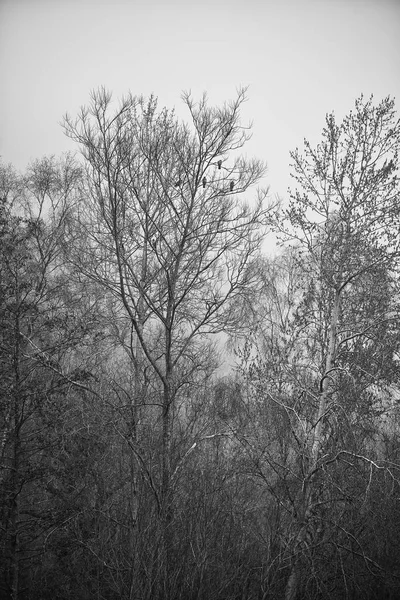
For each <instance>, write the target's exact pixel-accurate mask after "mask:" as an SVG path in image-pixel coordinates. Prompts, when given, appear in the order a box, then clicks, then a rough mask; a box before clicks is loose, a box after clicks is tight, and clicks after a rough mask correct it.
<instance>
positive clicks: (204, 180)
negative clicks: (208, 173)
mask: <svg viewBox="0 0 400 600" xmlns="http://www.w3.org/2000/svg"><path fill="white" fill-rule="evenodd" d="M206 183H207V179H206V178H205V177H203V188H205V187H206Z"/></svg>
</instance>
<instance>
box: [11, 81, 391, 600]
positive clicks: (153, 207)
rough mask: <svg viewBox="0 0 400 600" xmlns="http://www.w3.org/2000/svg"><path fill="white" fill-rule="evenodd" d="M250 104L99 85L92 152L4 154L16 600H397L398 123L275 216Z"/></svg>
mask: <svg viewBox="0 0 400 600" xmlns="http://www.w3.org/2000/svg"><path fill="white" fill-rule="evenodd" d="M245 100H246V92H245V90H239V91H238V93H237V96H236V98H235V99H234V100H232V101H229V102H226V103H225V104H223V105H221V106H212V105H210V103H209V101H208V99H207V96H206V95H204V96H203V97H201V98H200V99H199V100H196V99H194V98H193V97H192V96H191V95H190V94H184V95H183V96H182V103H183V107H184V109H185V115H186V117H184V118H178V117H177V115H176V113H175V112H174V111H173V110H169V109H166V108H162V107H160V106H159V103H158V101H157V98H156V97H153V96H151V97H149V98H144V97H142V96H133V95H131V94H128V95H127V96H125V97H124V98H122V99H121V100H120V101H118V102H117V101H114V99H113V98H112V95H111V93H110V92H108V91H107V90H106V89H104V88H100V89H98V90H96V91H93V92H92V93H91V96H90V99H89V101H88V104H87V105H85V106H83V107H82V108H81V110H80V111H79V112H78V114H77V115H73V116H71V115H68V114H67V115H65V117H64V119H63V124H62V127H63V129H64V132H65V134H66V135H67V136H68V138H70V139H72V140H74V142H75V146H76V152H75V153H69V154H68V153H66V154H63V155H62V156H48V157H44V158H39V159H37V160H34V161H32V162H31V163H30V164H29V166H28V167H27V168H26V170H25V171H24V172H23V173H19V172H17V170H16V169H15V168H14V167H13V166H12V165H10V164H8V163H7V162H6V161H5V157H2V162H1V163H0V253H1V257H2V258H1V263H0V344H1V346H0V361H1V379H0V430H1V431H0V434H1V437H0V526H1V535H0V597H1V598H4V599H5V600H70V599H74V600H279V599H282V600H325V599H332V600H343V599H348V600H380V599H386V600H396V599H397V598H399V597H400V535H399V532H400V382H399V376H400V371H399V366H400V365H399V362H400V318H399V317H400V313H399V308H400V305H399V302H400V295H399V292H400V278H399V267H400V184H399V150H400V120H399V119H398V117H397V113H396V110H395V103H394V100H393V99H391V98H390V97H388V98H385V99H383V100H382V101H380V102H375V100H374V98H373V97H370V98H365V97H364V96H360V97H359V98H358V99H357V100H356V101H355V103H354V106H353V108H352V109H351V110H350V111H349V112H348V114H347V116H345V117H344V119H343V120H342V121H340V122H338V120H337V118H336V116H335V114H334V113H330V114H327V115H326V119H325V123H322V124H321V125H322V126H323V128H322V132H321V137H320V141H319V143H318V144H317V145H316V146H313V145H312V144H311V143H309V142H308V141H307V140H306V139H305V140H304V147H303V148H301V149H298V148H297V149H295V150H293V151H292V152H291V153H290V159H291V166H290V169H291V176H292V182H293V187H291V188H290V189H289V191H288V194H287V197H286V198H283V199H276V198H275V199H274V198H271V196H270V194H269V191H268V188H266V187H263V185H265V182H267V181H268V172H267V170H266V163H264V162H263V161H262V160H260V159H258V158H249V157H248V156H247V154H246V144H247V142H248V141H249V139H250V136H251V128H249V127H248V126H247V124H244V123H242V120H241V108H242V105H243V102H244V101H245ZM304 133H305V135H306V134H307V132H304ZM266 158H267V159H268V157H266ZM272 237H273V239H276V240H277V246H276V251H275V252H274V253H271V252H266V250H265V247H266V243H267V242H268V240H269V239H271V238H272Z"/></svg>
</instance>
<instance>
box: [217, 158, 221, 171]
mask: <svg viewBox="0 0 400 600" xmlns="http://www.w3.org/2000/svg"><path fill="white" fill-rule="evenodd" d="M217 165H218V169H220V168H221V166H222V160H219V161H218V162H217Z"/></svg>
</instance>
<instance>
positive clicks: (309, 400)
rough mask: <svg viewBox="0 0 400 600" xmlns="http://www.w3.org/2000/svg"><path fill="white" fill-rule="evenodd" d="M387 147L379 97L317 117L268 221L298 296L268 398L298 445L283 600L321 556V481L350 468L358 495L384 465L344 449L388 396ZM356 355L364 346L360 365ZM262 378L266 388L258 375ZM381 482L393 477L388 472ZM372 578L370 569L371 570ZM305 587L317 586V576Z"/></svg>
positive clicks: (391, 300)
mask: <svg viewBox="0 0 400 600" xmlns="http://www.w3.org/2000/svg"><path fill="white" fill-rule="evenodd" d="M399 147H400V123H399V120H398V119H397V117H396V114H395V110H394V102H393V101H392V100H391V99H389V98H386V99H385V100H383V101H382V102H381V103H379V104H378V105H376V106H375V105H374V104H373V99H372V98H371V99H369V100H365V99H364V98H363V97H361V98H359V99H358V100H357V101H356V103H355V108H354V110H353V111H351V112H350V113H349V115H348V116H347V117H345V118H344V120H343V122H342V123H341V124H338V123H337V122H336V118H335V116H334V114H329V115H327V117H326V124H325V128H324V130H323V132H322V141H321V143H320V144H318V145H317V147H316V148H312V147H311V145H310V143H309V142H307V141H305V143H304V152H303V153H301V152H300V151H299V150H296V151H294V152H292V153H291V158H292V161H293V164H292V167H293V177H294V180H295V182H296V188H295V190H294V191H291V193H290V202H289V206H288V208H287V209H284V210H278V211H276V212H275V215H274V218H273V227H274V229H275V231H276V232H277V234H278V235H279V236H280V238H281V240H282V241H284V242H285V243H289V244H290V245H292V246H293V248H294V249H293V252H294V256H296V255H297V267H296V269H297V271H298V272H300V273H302V274H303V276H302V279H303V283H302V291H301V296H302V297H301V298H300V299H299V298H297V300H296V303H295V306H294V307H293V308H292V310H291V319H290V320H291V323H290V328H291V329H292V337H293V332H294V331H296V330H297V332H298V334H297V342H296V347H297V349H298V350H299V351H300V354H298V355H297V359H296V363H293V362H292V361H293V355H292V358H291V359H289V362H288V364H287V368H286V373H287V378H286V382H287V384H288V385H287V386H286V400H283V399H282V398H279V397H278V396H276V394H275V395H274V398H275V401H276V402H278V403H279V404H280V405H281V406H282V407H283V408H284V410H285V411H286V413H287V415H288V418H289V422H290V423H291V431H292V434H293V440H297V441H296V446H297V448H300V447H302V448H301V455H302V457H301V456H300V455H299V452H298V451H297V452H296V455H297V460H296V462H292V463H290V461H289V466H290V468H291V469H292V472H293V474H294V477H295V479H297V480H298V482H299V486H295V488H296V489H297V491H296V493H295V494H294V495H293V496H292V500H291V503H290V508H289V511H290V514H291V525H290V528H289V531H290V534H289V535H288V536H287V538H286V542H285V544H286V552H287V553H288V554H287V556H288V557H289V559H290V570H289V575H288V579H287V584H286V592H285V598H286V600H294V599H295V598H298V597H299V596H300V595H301V593H303V592H304V586H305V585H307V581H309V582H311V583H310V585H313V582H312V578H311V579H307V578H305V577H303V575H304V574H305V572H306V571H305V570H304V569H305V568H307V569H309V568H310V566H311V569H312V570H311V573H316V571H317V569H316V563H314V562H313V561H314V559H313V553H312V551H311V550H312V548H313V547H318V548H320V549H321V548H322V546H321V542H322V541H323V539H324V527H325V529H326V527H327V523H328V522H329V519H328V518H327V512H326V511H327V509H328V507H330V508H331V509H332V507H334V506H335V504H333V503H332V502H333V501H332V497H333V496H335V494H336V498H337V503H336V506H339V505H340V506H347V504H346V502H347V501H348V500H346V493H345V492H344V491H343V489H344V488H343V489H341V488H340V485H339V487H338V488H337V489H336V492H335V493H333V492H332V490H333V489H334V487H332V486H335V485H338V481H337V480H335V477H334V475H333V472H334V471H335V470H337V471H336V472H339V470H340V468H341V465H343V464H344V462H346V463H348V464H351V465H352V467H351V468H352V469H354V473H356V472H357V473H359V474H360V477H361V479H360V485H361V486H362V485H364V484H363V483H362V480H363V477H364V476H363V475H361V473H362V472H365V473H366V472H369V470H370V468H372V469H373V471H374V470H377V469H375V467H374V465H375V466H377V468H378V467H382V468H383V467H384V465H383V463H379V462H375V455H374V453H373V449H372V448H371V444H369V446H368V445H366V444H364V445H361V446H360V445H359V444H358V445H357V444H356V443H353V442H354V436H353V435H352V427H353V425H354V424H355V423H356V422H357V421H358V422H360V419H361V412H360V409H361V407H362V406H363V403H364V408H365V406H366V405H367V404H366V403H367V399H368V402H369V406H370V412H369V414H370V417H371V415H372V414H374V415H375V421H374V426H375V427H379V422H378V421H377V418H376V415H377V414H378V413H377V412H375V413H373V410H372V404H375V406H376V405H378V404H380V405H381V406H382V403H384V400H383V399H384V398H386V399H388V398H390V396H391V395H392V394H393V392H392V391H391V389H392V388H391V387H390V386H391V384H393V373H394V372H395V368H394V364H395V362H396V356H398V354H397V351H398V335H397V334H396V320H397V318H398V312H397V307H396V304H395V297H396V293H397V292H396V286H397V280H396V273H397V268H398V256H399V241H400V239H399V226H398V225H399V181H398V166H399V164H398V153H399ZM374 286H378V287H374ZM379 286H380V287H379ZM383 290H385V292H383ZM380 292H381V294H382V292H383V295H380ZM361 307H363V308H362V309H360V308H361ZM280 329H281V333H283V331H282V327H281V328H280ZM278 331H279V327H278ZM283 339H284V338H282V340H283ZM356 346H358V347H359V348H362V352H361V353H359V354H358V355H357V357H356V356H355V355H353V358H352V360H350V357H349V354H347V355H346V352H349V351H350V350H351V348H353V349H354V348H355V347H356ZM368 347H369V348H370V349H371V348H373V350H372V351H371V353H370V355H369V358H367V354H368V352H367V348H368ZM299 357H300V359H302V360H301V361H300V362H302V363H303V365H307V364H308V368H307V369H306V371H308V373H309V375H308V377H306V378H305V377H299V376H298V374H297V375H296V373H295V372H294V371H293V365H294V364H297V365H298V364H299ZM383 357H385V358H384V359H383ZM368 361H369V364H367V363H368ZM393 361H394V362H393ZM384 363H386V367H387V369H386V371H385V368H384V366H383V364H384ZM374 365H375V366H374ZM378 365H379V367H378ZM389 371H390V372H391V374H389ZM257 373H258V375H260V374H261V369H260V368H258V370H257ZM310 375H311V377H310ZM260 377H261V386H259V387H258V389H259V393H262V389H263V385H262V379H263V376H262V374H261V375H260ZM264 379H265V381H267V380H268V374H267V373H266V374H265V375H264ZM394 379H395V380H397V378H396V377H394ZM365 412H366V411H365V410H364V416H365ZM344 415H346V418H345V419H344ZM363 418H364V417H363ZM346 419H347V420H346ZM373 420H374V419H372V421H373ZM344 429H345V430H346V431H347V432H348V435H346V434H345V433H344ZM350 439H352V440H353V441H352V442H351V443H350ZM299 442H300V444H299ZM364 442H365V438H364ZM360 449H362V452H357V450H360ZM300 458H301V460H300V462H299V459H300ZM342 461H343V462H342ZM296 465H297V466H296ZM299 465H301V467H300V471H298V469H299ZM287 466H288V465H286V467H287ZM386 466H387V465H386ZM387 467H388V466H387ZM388 468H389V467H388ZM396 468H397V467H396ZM391 473H392V475H393V477H395V478H397V472H396V473H393V472H392V471H391ZM355 477H356V475H355ZM357 477H358V475H357ZM335 481H336V483H335ZM329 490H331V491H329ZM339 490H341V491H340V493H339V494H338V491H339ZM366 490H367V486H366V485H364V492H365V493H367V491H366ZM339 496H340V498H341V500H340V501H339V500H338V498H339ZM330 522H331V523H333V522H334V519H333V517H332V518H331V521H330ZM337 531H338V530H337ZM325 533H326V532H325ZM325 539H326V538H325ZM347 539H348V540H350V537H349V538H347ZM357 543H358V542H357ZM343 547H344V550H343V551H344V553H346V552H347V556H351V555H352V553H351V549H350V548H351V547H352V543H349V542H348V541H346V542H345V544H344V546H343ZM360 547H361V546H360ZM346 548H348V549H347V550H346ZM319 552H320V553H321V550H319ZM338 552H339V551H338ZM340 552H341V551H340ZM353 556H354V555H353ZM359 556H363V551H362V550H360V554H359ZM324 560H325V562H326V560H327V556H325V557H324ZM324 560H322V562H321V564H322V563H323V562H324ZM338 560H339V559H338ZM340 560H342V559H340ZM365 560H367V559H365ZM307 561H308V562H307ZM309 561H311V563H310V562H309ZM306 564H308V567H305V565H306ZM371 564H372V563H371ZM368 566H371V565H370V564H369V565H368ZM373 569H378V571H379V567H377V565H374V567H373ZM326 576H327V577H328V576H329V574H326ZM344 578H345V580H344V585H346V582H347V576H345V575H344ZM315 585H320V586H321V585H322V586H323V577H322V576H321V577H320V579H319V580H318V582H316V581H315ZM310 589H311V588H309V591H310Z"/></svg>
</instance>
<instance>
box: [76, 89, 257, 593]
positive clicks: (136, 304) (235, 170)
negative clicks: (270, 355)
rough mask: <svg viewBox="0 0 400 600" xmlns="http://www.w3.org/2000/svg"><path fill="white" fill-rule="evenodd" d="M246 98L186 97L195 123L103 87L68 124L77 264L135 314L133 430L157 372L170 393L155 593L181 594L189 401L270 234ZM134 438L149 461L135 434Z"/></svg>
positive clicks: (162, 398) (125, 315)
mask: <svg viewBox="0 0 400 600" xmlns="http://www.w3.org/2000/svg"><path fill="white" fill-rule="evenodd" d="M244 100H245V91H244V90H241V91H239V93H238V96H237V98H236V99H235V100H234V101H233V102H230V103H228V104H225V105H224V106H222V107H219V108H218V107H217V108H214V107H210V106H209V104H208V101H207V98H206V96H204V97H203V98H202V99H201V100H200V101H199V102H195V101H194V100H193V99H192V98H191V96H190V95H189V94H184V96H183V101H184V104H185V105H186V108H187V109H188V114H189V123H185V122H182V121H178V119H177V118H176V117H175V114H174V112H173V111H168V110H166V109H162V110H159V109H158V107H157V101H156V99H155V98H153V97H151V98H150V99H148V100H145V99H144V98H141V97H140V98H138V97H133V96H131V95H129V96H127V97H126V98H125V99H123V100H122V102H121V103H120V106H119V107H118V108H117V109H116V110H115V111H113V108H112V103H111V94H109V93H108V92H107V91H105V90H104V89H101V90H99V91H96V92H94V93H93V94H92V97H91V102H90V104H89V106H88V107H84V108H82V109H81V112H80V114H79V115H78V117H77V118H76V119H72V118H70V117H68V116H67V117H66V118H65V121H64V126H65V131H66V133H67V135H68V136H70V137H71V138H73V139H74V140H76V141H77V142H78V143H79V144H80V147H81V149H82V153H83V157H84V164H85V168H86V173H87V178H86V186H85V188H84V189H83V190H82V201H81V203H80V206H79V209H78V210H77V212H76V214H75V223H74V233H73V236H74V239H73V242H72V243H71V246H72V245H73V250H72V253H71V256H70V258H71V260H72V261H73V262H74V263H75V265H76V266H77V267H78V268H79V270H80V271H81V272H82V273H84V274H85V275H86V276H88V277H90V278H92V279H94V280H96V281H97V282H99V283H101V284H102V285H103V286H104V288H106V289H107V290H108V292H109V293H110V294H111V296H113V297H114V298H115V299H116V300H117V302H118V304H117V306H118V307H119V308H118V311H119V313H118V314H119V315H120V318H121V319H127V322H128V334H127V335H128V338H127V339H129V347H130V353H131V360H132V364H133V368H134V371H135V389H134V392H133V397H132V404H133V406H134V407H135V413H136V417H135V419H134V421H133V423H132V427H133V430H136V428H137V426H138V423H139V420H140V416H139V412H140V411H139V409H140V404H142V403H143V398H144V387H145V382H146V371H147V372H148V370H149V368H150V370H151V371H152V372H153V374H154V376H155V377H156V380H157V381H158V386H159V398H158V400H157V401H156V403H157V404H158V405H159V408H160V413H161V424H162V425H161V448H162V451H161V472H160V476H159V480H158V482H157V481H155V482H152V486H153V491H154V495H155V499H156V502H157V505H158V510H159V519H160V535H161V546H160V548H161V550H160V553H159V556H158V558H157V560H156V561H155V575H156V580H157V581H158V584H157V586H158V587H157V589H156V591H154V590H153V592H152V593H153V597H154V596H155V595H160V596H161V597H163V598H168V597H169V594H170V593H172V592H171V589H170V586H171V585H172V579H171V576H170V568H171V559H170V556H169V554H170V552H171V549H172V538H173V531H172V525H173V505H174V500H173V496H174V481H176V479H175V478H174V473H175V472H176V470H177V468H178V466H179V458H175V459H174V460H173V456H174V455H173V451H172V449H173V440H172V436H173V427H174V419H175V418H176V411H177V398H178V397H179V393H180V390H182V389H183V388H184V387H185V386H188V385H190V382H191V381H192V380H193V373H195V372H198V371H199V370H201V369H203V368H205V366H206V365H205V362H204V361H205V360H206V359H207V355H208V352H206V349H207V347H208V346H209V338H208V337H207V336H209V335H210V334H215V333H219V332H221V331H223V330H224V329H227V328H229V327H230V326H232V315H233V314H234V311H231V310H230V307H231V306H232V305H233V304H234V302H235V298H237V297H238V295H239V294H240V293H241V291H242V289H243V286H245V285H246V284H247V283H248V282H247V280H246V278H247V274H248V272H249V271H248V269H247V266H248V264H249V262H250V261H251V260H252V259H253V257H254V256H255V255H256V254H257V252H258V250H259V248H260V244H261V241H262V239H263V235H264V233H265V227H266V220H267V215H268V208H267V207H265V198H266V191H262V190H260V191H258V193H257V198H256V199H255V201H254V202H253V206H250V205H248V204H245V203H243V202H241V201H240V197H241V196H242V195H243V194H245V193H246V192H247V191H248V190H249V189H250V188H251V187H252V186H254V185H255V184H257V183H259V182H260V180H261V178H262V177H263V175H264V172H265V166H264V164H263V163H262V162H261V161H259V160H248V159H245V158H243V157H242V156H240V155H239V153H238V151H239V150H240V149H241V148H242V147H243V146H244V144H245V143H246V141H247V140H248V139H249V133H248V128H246V127H243V126H242V125H241V124H240V108H241V106H242V104H243V102H244ZM121 311H122V312H121ZM131 443H132V448H133V451H134V453H135V455H136V456H137V457H138V460H139V453H138V448H137V444H136V438H135V433H134V431H133V432H132V440H131ZM187 450H189V446H188V448H186V452H184V454H183V456H181V460H183V457H184V456H186V454H187Z"/></svg>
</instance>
